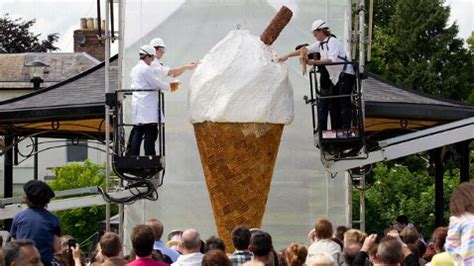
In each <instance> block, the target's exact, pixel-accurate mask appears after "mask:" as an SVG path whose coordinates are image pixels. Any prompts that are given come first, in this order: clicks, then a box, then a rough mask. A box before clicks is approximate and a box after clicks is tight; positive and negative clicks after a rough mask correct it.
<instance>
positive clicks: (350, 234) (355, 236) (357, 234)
mask: <svg viewBox="0 0 474 266" xmlns="http://www.w3.org/2000/svg"><path fill="white" fill-rule="evenodd" d="M366 237H367V234H366V233H364V232H362V231H360V230H358V229H349V230H347V231H346V232H345V233H344V241H345V242H348V241H357V242H359V243H361V244H362V243H364V240H365V238H366Z"/></svg>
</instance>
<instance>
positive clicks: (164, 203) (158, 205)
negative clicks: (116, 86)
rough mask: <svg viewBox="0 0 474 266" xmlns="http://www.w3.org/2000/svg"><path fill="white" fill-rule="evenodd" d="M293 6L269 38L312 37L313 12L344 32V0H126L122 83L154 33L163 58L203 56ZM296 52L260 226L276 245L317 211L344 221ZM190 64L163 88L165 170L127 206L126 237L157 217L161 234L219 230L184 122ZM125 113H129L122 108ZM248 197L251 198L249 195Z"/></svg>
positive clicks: (337, 183) (177, 60)
mask: <svg viewBox="0 0 474 266" xmlns="http://www.w3.org/2000/svg"><path fill="white" fill-rule="evenodd" d="M283 4H284V5H286V6H288V7H289V8H290V9H292V10H293V12H294V16H293V18H292V20H291V21H290V23H289V25H288V26H287V27H286V28H285V29H284V30H283V32H282V33H281V34H280V37H279V38H278V39H277V40H276V42H275V43H274V44H273V47H274V49H275V50H276V51H277V52H278V53H279V54H283V53H287V52H289V51H291V50H293V49H294V47H295V46H296V45H298V44H301V43H311V42H314V41H315V39H314V37H313V36H312V34H311V32H310V26H311V23H312V22H313V21H314V20H315V19H324V20H327V22H328V23H329V25H330V26H331V28H332V31H333V33H335V34H336V35H337V36H338V37H339V38H340V39H344V36H343V35H344V25H346V23H347V22H346V21H345V16H344V14H345V8H346V1H345V0H330V1H329V0H286V1H284V0H281V1H279V0H268V1H266V0H215V1H211V0H164V1H151V0H141V1H138V0H133V1H126V6H125V34H124V40H125V41H124V47H125V50H124V51H123V54H124V60H123V62H122V63H123V72H122V73H123V80H122V84H123V85H122V87H123V88H127V87H129V84H130V81H129V72H130V69H131V68H132V67H133V66H134V65H135V64H136V63H137V60H138V55H137V51H138V47H140V46H141V45H143V44H147V43H149V42H150V40H151V39H153V38H155V37H161V38H163V39H164V41H165V43H166V46H167V49H166V53H165V55H164V57H163V62H164V63H165V64H166V65H168V66H180V65H182V64H185V63H188V62H192V61H196V60H198V59H200V58H201V57H203V56H204V55H205V54H206V53H207V52H208V51H209V49H210V48H211V47H213V46H214V45H215V44H216V43H217V42H218V41H220V40H221V39H222V38H224V37H225V36H226V35H227V33H228V32H229V31H230V30H233V29H236V28H237V27H238V26H239V27H240V28H242V29H247V30H249V31H250V32H251V33H253V34H254V35H257V36H258V35H260V33H261V32H262V31H263V29H264V28H265V26H266V25H267V24H268V23H269V21H270V20H271V18H272V17H273V16H274V15H275V14H276V12H277V10H278V9H279V8H280V7H281V5H283ZM297 61H298V60H297V59H290V60H289V61H288V64H289V68H290V81H291V83H292V85H293V88H294V96H295V104H294V105H295V119H294V121H293V123H292V124H291V125H289V126H286V127H285V130H284V132H283V137H282V143H281V146H280V151H279V154H278V158H277V163H276V166H275V171H274V176H273V181H272V185H271V189H270V195H269V199H268V203H267V208H266V212H265V216H264V221H263V226H262V227H263V229H264V230H266V231H268V232H270V233H271V234H272V236H273V239H274V242H275V243H274V244H275V246H276V248H278V249H280V248H282V247H284V246H286V245H287V244H288V243H289V242H292V241H297V242H301V243H306V234H307V232H308V231H309V230H311V228H312V227H313V226H314V223H315V221H316V219H318V218H322V217H329V219H330V220H331V221H332V222H333V223H334V225H335V226H337V225H342V224H344V223H345V202H346V199H345V192H344V189H345V179H344V176H343V175H342V174H340V175H338V176H337V177H336V178H335V179H330V178H326V176H325V171H324V168H323V166H322V164H321V162H320V159H319V150H317V149H316V148H315V147H314V142H313V136H312V125H311V113H310V107H309V106H308V105H305V104H304V101H303V100H302V98H303V96H304V95H308V93H309V81H308V78H307V76H303V75H302V74H301V67H300V66H299V64H298V62H297ZM191 74H192V73H190V72H187V73H185V74H184V75H182V76H181V77H180V80H181V81H182V85H181V87H180V89H179V91H178V92H176V93H167V94H166V122H167V124H166V149H167V150H166V154H167V158H166V176H165V180H164V185H163V186H162V187H161V188H159V190H158V192H159V195H160V198H159V200H158V201H156V202H151V201H139V202H136V203H135V204H133V205H130V206H127V207H126V208H125V243H126V245H127V246H128V247H130V241H129V233H130V231H131V229H132V228H133V226H134V225H136V224H139V223H143V222H145V221H146V220H148V219H150V218H158V219H160V220H161V221H162V222H163V223H164V226H165V229H164V231H165V234H164V236H166V234H167V233H168V232H169V231H171V230H172V229H177V228H180V229H186V228H196V229H198V230H199V231H200V232H201V235H202V238H204V239H206V238H208V237H210V236H211V235H214V234H216V228H215V224H214V217H213V215H212V209H211V205H210V201H209V196H208V192H207V188H206V184H205V181H204V176H203V172H202V168H201V164H200V159H199V154H198V150H197V145H196V140H195V137H194V131H193V127H192V125H191V124H190V122H189V114H188V109H187V93H188V91H187V90H188V87H189V86H188V84H189V78H190V76H191ZM126 117H127V119H129V118H130V116H129V115H127V116H126ZM249 204H251V202H249Z"/></svg>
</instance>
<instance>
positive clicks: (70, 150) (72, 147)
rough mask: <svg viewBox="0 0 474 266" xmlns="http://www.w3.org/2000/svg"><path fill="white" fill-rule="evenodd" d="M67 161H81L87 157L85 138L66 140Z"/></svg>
mask: <svg viewBox="0 0 474 266" xmlns="http://www.w3.org/2000/svg"><path fill="white" fill-rule="evenodd" d="M66 156H67V161H68V162H82V161H85V160H86V159H87V140H74V141H72V140H67V154H66Z"/></svg>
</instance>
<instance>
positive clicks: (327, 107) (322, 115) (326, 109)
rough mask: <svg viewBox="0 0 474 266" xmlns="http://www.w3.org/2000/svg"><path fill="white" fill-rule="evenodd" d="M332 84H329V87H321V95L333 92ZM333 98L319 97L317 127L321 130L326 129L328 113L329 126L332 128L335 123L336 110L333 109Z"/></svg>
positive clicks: (328, 94)
mask: <svg viewBox="0 0 474 266" xmlns="http://www.w3.org/2000/svg"><path fill="white" fill-rule="evenodd" d="M333 90H334V86H332V85H330V87H329V88H323V89H321V96H322V97H324V96H330V95H332V94H333ZM333 102H334V99H331V98H327V99H325V98H320V99H319V104H318V123H319V128H320V129H321V130H327V129H328V114H329V118H330V120H331V128H332V129H334V125H335V124H336V119H335V118H336V116H335V114H336V112H337V110H335V109H334V106H335V105H334V103H333Z"/></svg>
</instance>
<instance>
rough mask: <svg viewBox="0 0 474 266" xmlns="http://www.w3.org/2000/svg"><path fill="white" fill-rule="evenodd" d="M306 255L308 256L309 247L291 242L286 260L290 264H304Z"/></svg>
mask: <svg viewBox="0 0 474 266" xmlns="http://www.w3.org/2000/svg"><path fill="white" fill-rule="evenodd" d="M306 256H308V249H307V248H306V247H305V246H304V245H301V244H298V243H290V245H288V247H287V248H286V250H285V257H286V262H287V265H289V266H301V265H304V262H305V260H306Z"/></svg>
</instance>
